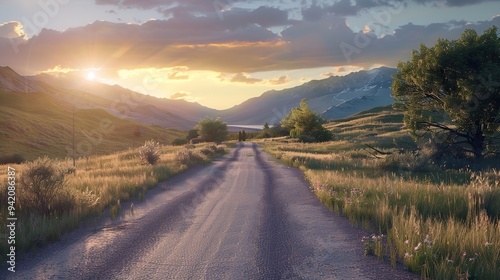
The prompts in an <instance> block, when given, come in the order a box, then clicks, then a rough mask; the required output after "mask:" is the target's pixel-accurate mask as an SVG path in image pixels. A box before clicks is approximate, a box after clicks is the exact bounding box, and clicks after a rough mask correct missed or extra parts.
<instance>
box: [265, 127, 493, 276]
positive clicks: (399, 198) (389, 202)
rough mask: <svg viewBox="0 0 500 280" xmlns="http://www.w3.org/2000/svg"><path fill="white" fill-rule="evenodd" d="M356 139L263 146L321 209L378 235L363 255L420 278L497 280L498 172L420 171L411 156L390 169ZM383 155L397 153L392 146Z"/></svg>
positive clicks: (369, 240)
mask: <svg viewBox="0 0 500 280" xmlns="http://www.w3.org/2000/svg"><path fill="white" fill-rule="evenodd" d="M341 136H345V135H341ZM341 138H342V137H341ZM347 138H348V137H347ZM358 140H359V138H354V139H352V141H338V142H328V143H324V144H298V143H284V142H283V141H266V142H262V143H263V145H264V146H265V149H266V150H267V151H268V152H270V153H271V154H273V155H274V156H276V157H277V158H279V159H281V161H283V162H285V163H287V164H289V165H292V166H295V167H299V168H301V169H302V170H303V171H304V174H305V176H306V178H307V179H308V180H309V181H310V183H311V185H312V187H313V190H314V192H315V194H316V195H317V197H318V198H319V200H320V201H321V202H322V203H323V204H325V205H326V206H327V207H329V208H330V209H332V210H333V211H335V212H337V213H339V214H341V215H344V216H346V217H348V218H349V220H350V221H351V222H352V223H353V224H355V225H359V226H363V227H365V228H367V229H369V230H372V231H374V232H375V234H374V235H373V236H372V238H366V239H364V242H365V244H364V245H365V253H367V254H376V255H379V256H380V257H386V258H389V259H391V262H392V263H393V264H395V263H396V262H398V261H399V262H403V263H404V264H405V265H406V266H407V267H408V269H409V270H411V271H414V272H416V273H419V274H420V275H421V276H422V277H423V278H431V279H500V225H499V223H498V218H499V217H500V172H499V171H498V170H495V169H490V170H486V171H483V172H479V173H477V172H471V171H470V170H468V169H462V170H444V169H442V168H440V167H436V166H432V165H431V164H430V163H428V164H427V165H426V166H425V168H421V167H422V166H424V165H425V164H421V163H418V162H417V163H416V162H409V161H411V160H412V159H411V157H407V158H404V157H401V158H399V159H398V160H397V161H396V163H395V164H394V166H393V167H391V166H388V165H387V163H388V162H387V161H388V160H389V159H375V158H374V157H372V156H371V155H370V154H369V149H365V150H363V149H361V148H360V143H359V142H357V141H358ZM384 141H385V139H382V142H384ZM384 145H385V144H383V143H382V145H379V146H377V147H378V148H380V149H382V150H383V149H384V148H385V147H384ZM385 149H386V150H385V151H391V152H394V151H396V148H394V144H393V146H392V147H391V146H387V148H385ZM424 163H425V162H424ZM416 167H418V168H416ZM382 240H385V241H384V242H385V246H384V249H380V246H379V244H381V243H380V242H381V241H382Z"/></svg>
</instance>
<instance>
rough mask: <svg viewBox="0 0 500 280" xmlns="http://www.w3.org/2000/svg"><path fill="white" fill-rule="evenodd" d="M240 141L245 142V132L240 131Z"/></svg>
mask: <svg viewBox="0 0 500 280" xmlns="http://www.w3.org/2000/svg"><path fill="white" fill-rule="evenodd" d="M241 140H242V141H246V140H247V133H246V132H245V130H242V131H241Z"/></svg>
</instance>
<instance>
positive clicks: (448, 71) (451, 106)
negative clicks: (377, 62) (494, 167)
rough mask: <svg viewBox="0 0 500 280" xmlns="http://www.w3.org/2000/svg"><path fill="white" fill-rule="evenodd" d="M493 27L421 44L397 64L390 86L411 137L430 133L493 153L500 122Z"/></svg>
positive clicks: (499, 44)
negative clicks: (432, 45) (405, 59)
mask: <svg viewBox="0 0 500 280" xmlns="http://www.w3.org/2000/svg"><path fill="white" fill-rule="evenodd" d="M497 32H498V30H497V27H492V28H490V29H488V30H486V31H485V32H484V34H482V35H478V34H477V33H476V32H475V31H474V30H470V29H468V30H465V32H464V33H463V34H462V35H461V37H460V38H459V39H458V40H452V41H449V40H445V39H439V40H438V42H437V44H436V45H435V46H434V47H431V48H428V47H426V46H425V45H421V46H420V50H419V51H416V50H414V51H413V52H412V58H411V60H410V61H408V62H401V63H399V64H398V70H399V71H398V73H397V74H396V75H394V82H393V85H392V89H393V96H394V98H395V103H394V107H395V108H396V109H401V110H404V112H405V117H404V122H405V124H406V126H407V127H408V129H409V131H410V133H411V134H412V136H414V137H415V138H417V139H418V138H421V137H423V136H424V135H426V134H427V135H429V136H433V137H434V139H437V140H439V141H440V142H441V143H446V144H447V147H454V148H457V149H460V150H462V151H463V152H467V153H471V154H472V155H474V157H475V158H477V159H482V158H483V157H484V155H485V154H487V153H489V152H496V150H497V148H495V147H496V145H495V140H497V138H496V136H495V135H496V134H497V133H498V129H499V125H500V114H499V113H500V111H499V110H500V38H499V37H498V34H497Z"/></svg>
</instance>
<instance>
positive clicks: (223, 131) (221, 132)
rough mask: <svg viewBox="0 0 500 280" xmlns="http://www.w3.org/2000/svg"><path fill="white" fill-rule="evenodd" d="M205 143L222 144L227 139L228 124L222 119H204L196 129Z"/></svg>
mask: <svg viewBox="0 0 500 280" xmlns="http://www.w3.org/2000/svg"><path fill="white" fill-rule="evenodd" d="M195 128H196V129H197V130H198V134H199V135H200V138H201V139H202V140H203V141H206V142H215V143H221V142H222V141H224V140H226V139H227V136H228V131H227V124H226V123H225V122H223V121H222V120H221V119H220V118H209V117H206V118H204V119H202V120H201V121H200V122H199V123H198V124H197V125H196V127H195Z"/></svg>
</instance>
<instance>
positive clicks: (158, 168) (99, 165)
mask: <svg viewBox="0 0 500 280" xmlns="http://www.w3.org/2000/svg"><path fill="white" fill-rule="evenodd" d="M216 147H217V146H215V145H213V144H198V145H196V146H192V145H188V146H185V147H182V146H181V147H179V146H176V147H174V146H162V147H161V156H160V160H159V162H158V163H157V164H156V165H155V166H152V165H149V164H142V163H141V161H140V159H139V157H138V151H137V149H129V150H126V151H122V152H117V153H113V154H110V155H103V156H90V157H85V158H79V159H78V160H77V162H76V166H77V168H76V171H75V172H72V173H67V174H66V175H65V180H66V182H65V184H64V186H63V189H62V190H61V193H62V194H64V198H65V199H66V200H68V201H69V203H68V205H67V208H66V209H65V210H64V211H63V212H62V213H58V214H51V215H49V216H46V215H40V214H37V213H34V212H33V209H27V208H26V207H24V208H23V204H22V201H23V200H22V199H23V197H22V196H23V194H24V193H22V192H21V190H22V186H20V185H19V181H20V177H21V176H22V174H23V172H24V171H25V169H26V166H27V164H13V165H0V180H1V181H2V182H7V170H8V166H10V167H13V168H14V169H15V170H16V181H17V182H18V185H17V186H16V187H17V193H16V195H17V202H16V217H17V218H18V221H17V231H16V249H17V252H18V253H22V252H23V251H26V250H28V249H31V248H34V247H37V246H40V245H43V244H46V243H48V242H51V241H54V240H58V239H59V238H60V237H61V235H62V234H64V233H65V232H68V231H70V230H72V229H74V228H76V227H77V226H78V225H79V224H80V223H81V222H82V221H84V220H86V219H88V218H90V217H95V216H100V215H111V217H112V218H114V217H116V215H119V214H120V202H123V201H127V200H129V199H132V198H135V199H138V200H139V201H141V200H142V199H143V198H144V194H145V193H146V191H147V190H148V189H150V188H152V187H154V186H156V185H157V183H158V182H161V181H164V180H166V179H168V178H170V177H172V176H173V175H175V174H178V173H180V172H182V171H184V170H186V169H187V168H189V167H191V166H194V165H197V164H202V163H205V162H209V161H211V159H212V158H214V157H217V156H221V155H222V154H223V153H224V151H223V150H222V149H220V147H223V146H220V147H219V149H216ZM55 165H56V166H58V168H60V169H63V170H72V161H71V160H56V161H55ZM0 197H2V198H5V202H6V201H7V199H6V197H7V189H6V188H2V189H0ZM5 202H4V205H6V204H5ZM6 217H7V207H2V208H0V224H2V225H5V224H6V223H7V221H6ZM6 234H7V228H6V227H5V226H3V227H1V228H0V236H6ZM7 246H8V245H7V241H6V239H4V238H2V241H1V242H0V252H1V255H2V257H1V258H0V259H2V260H3V259H5V258H6V254H7Z"/></svg>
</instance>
